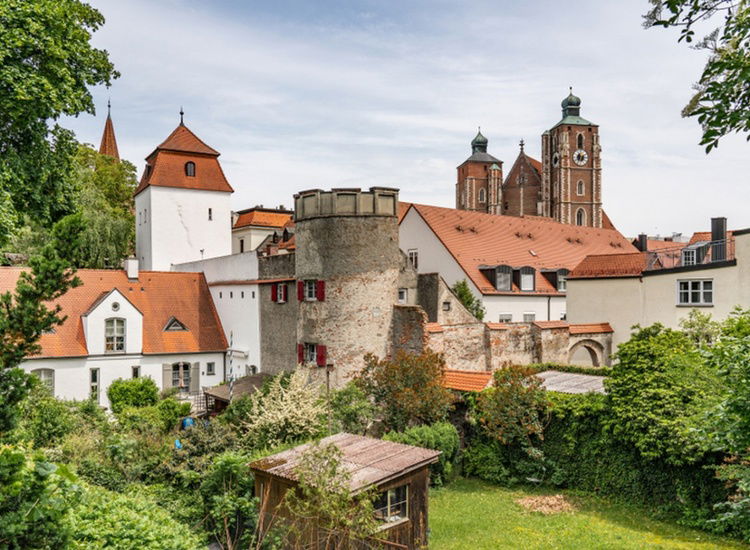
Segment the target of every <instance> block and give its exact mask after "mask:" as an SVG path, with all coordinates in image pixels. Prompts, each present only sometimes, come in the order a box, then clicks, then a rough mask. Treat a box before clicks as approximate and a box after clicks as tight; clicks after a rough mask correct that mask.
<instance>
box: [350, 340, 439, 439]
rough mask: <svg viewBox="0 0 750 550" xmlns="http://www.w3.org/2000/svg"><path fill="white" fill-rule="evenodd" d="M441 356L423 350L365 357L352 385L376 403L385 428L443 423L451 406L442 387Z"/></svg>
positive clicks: (399, 429) (401, 429)
mask: <svg viewBox="0 0 750 550" xmlns="http://www.w3.org/2000/svg"><path fill="white" fill-rule="evenodd" d="M444 370H445V361H444V359H443V356H442V355H440V354H437V353H435V352H433V351H430V350H426V351H424V352H423V353H421V354H419V355H417V354H412V353H407V352H405V351H398V352H397V353H396V356H395V357H394V358H392V359H378V358H377V357H376V356H374V355H372V354H367V355H366V356H365V366H364V368H363V369H362V371H360V372H359V374H358V375H357V377H356V378H355V382H356V384H357V385H359V387H360V388H362V390H363V391H364V392H365V394H367V395H368V396H369V397H370V398H371V399H372V400H373V402H374V403H375V406H376V409H377V410H378V412H379V414H380V415H381V417H382V420H383V423H384V424H385V427H386V429H389V430H395V431H403V430H404V429H405V428H407V427H408V426H415V425H419V424H433V423H435V422H438V421H440V420H444V419H445V417H446V416H447V415H448V411H449V410H450V408H451V405H452V403H453V397H452V395H451V393H450V391H449V390H447V389H446V388H444V387H443V384H442V381H443V371H444Z"/></svg>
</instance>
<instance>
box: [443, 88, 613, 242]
mask: <svg viewBox="0 0 750 550" xmlns="http://www.w3.org/2000/svg"><path fill="white" fill-rule="evenodd" d="M487 145H488V140H487V138H486V137H485V136H483V135H482V132H481V130H480V131H479V132H478V133H477V135H476V137H475V138H474V139H473V140H472V142H471V149H472V154H471V156H470V157H469V158H468V159H466V160H465V161H464V162H463V163H462V164H461V165H460V166H459V167H458V179H457V182H456V208H458V209H460V210H472V211H477V212H485V213H489V214H497V215H504V216H541V217H545V218H551V219H554V220H555V221H558V222H560V223H566V224H570V225H581V226H588V227H605V228H610V227H611V223H610V221H609V220H608V219H607V215H606V214H605V213H604V211H603V210H602V182H601V147H600V145H599V127H598V126H597V125H596V124H593V123H592V122H589V121H588V120H586V119H584V118H582V117H581V99H580V98H579V97H577V96H575V95H573V92H572V90H571V92H570V94H569V95H568V97H566V98H565V99H564V100H563V101H562V119H561V120H560V121H559V122H558V123H557V124H555V126H553V127H552V128H551V129H550V130H547V131H546V132H544V133H543V134H542V161H541V162H540V161H538V160H536V159H534V158H532V157H530V156H528V155H527V154H526V153H525V152H524V142H523V140H522V141H521V143H520V151H519V154H518V157H517V158H516V160H515V162H514V163H513V166H512V167H511V169H510V172H508V175H507V176H506V177H505V178H504V179H503V168H502V166H503V162H502V161H501V160H500V159H497V158H495V157H493V156H492V155H490V154H489V153H487Z"/></svg>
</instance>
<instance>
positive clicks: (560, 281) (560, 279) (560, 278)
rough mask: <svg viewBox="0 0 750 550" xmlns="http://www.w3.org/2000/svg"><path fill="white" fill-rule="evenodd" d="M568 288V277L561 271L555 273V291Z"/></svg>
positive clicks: (562, 290) (563, 290)
mask: <svg viewBox="0 0 750 550" xmlns="http://www.w3.org/2000/svg"><path fill="white" fill-rule="evenodd" d="M566 290H568V277H567V275H563V274H562V273H558V274H557V291H558V292H565V291H566Z"/></svg>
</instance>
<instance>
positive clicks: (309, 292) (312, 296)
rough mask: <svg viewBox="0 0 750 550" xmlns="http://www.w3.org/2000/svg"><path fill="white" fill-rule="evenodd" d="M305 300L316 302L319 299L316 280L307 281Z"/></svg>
mask: <svg viewBox="0 0 750 550" xmlns="http://www.w3.org/2000/svg"><path fill="white" fill-rule="evenodd" d="M305 300H307V301H308V302H314V301H315V300H317V294H316V292H315V281H305Z"/></svg>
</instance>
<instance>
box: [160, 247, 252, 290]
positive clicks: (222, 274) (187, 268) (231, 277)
mask: <svg viewBox="0 0 750 550" xmlns="http://www.w3.org/2000/svg"><path fill="white" fill-rule="evenodd" d="M172 271H182V272H188V273H196V272H201V271H202V272H203V275H204V276H205V277H206V281H207V282H208V283H209V284H211V283H214V282H216V281H247V280H251V279H257V278H258V255H257V254H256V253H255V252H245V253H243V254H231V255H229V256H220V257H217V258H210V259H208V260H198V261H195V262H186V263H181V264H175V265H173V266H172Z"/></svg>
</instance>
